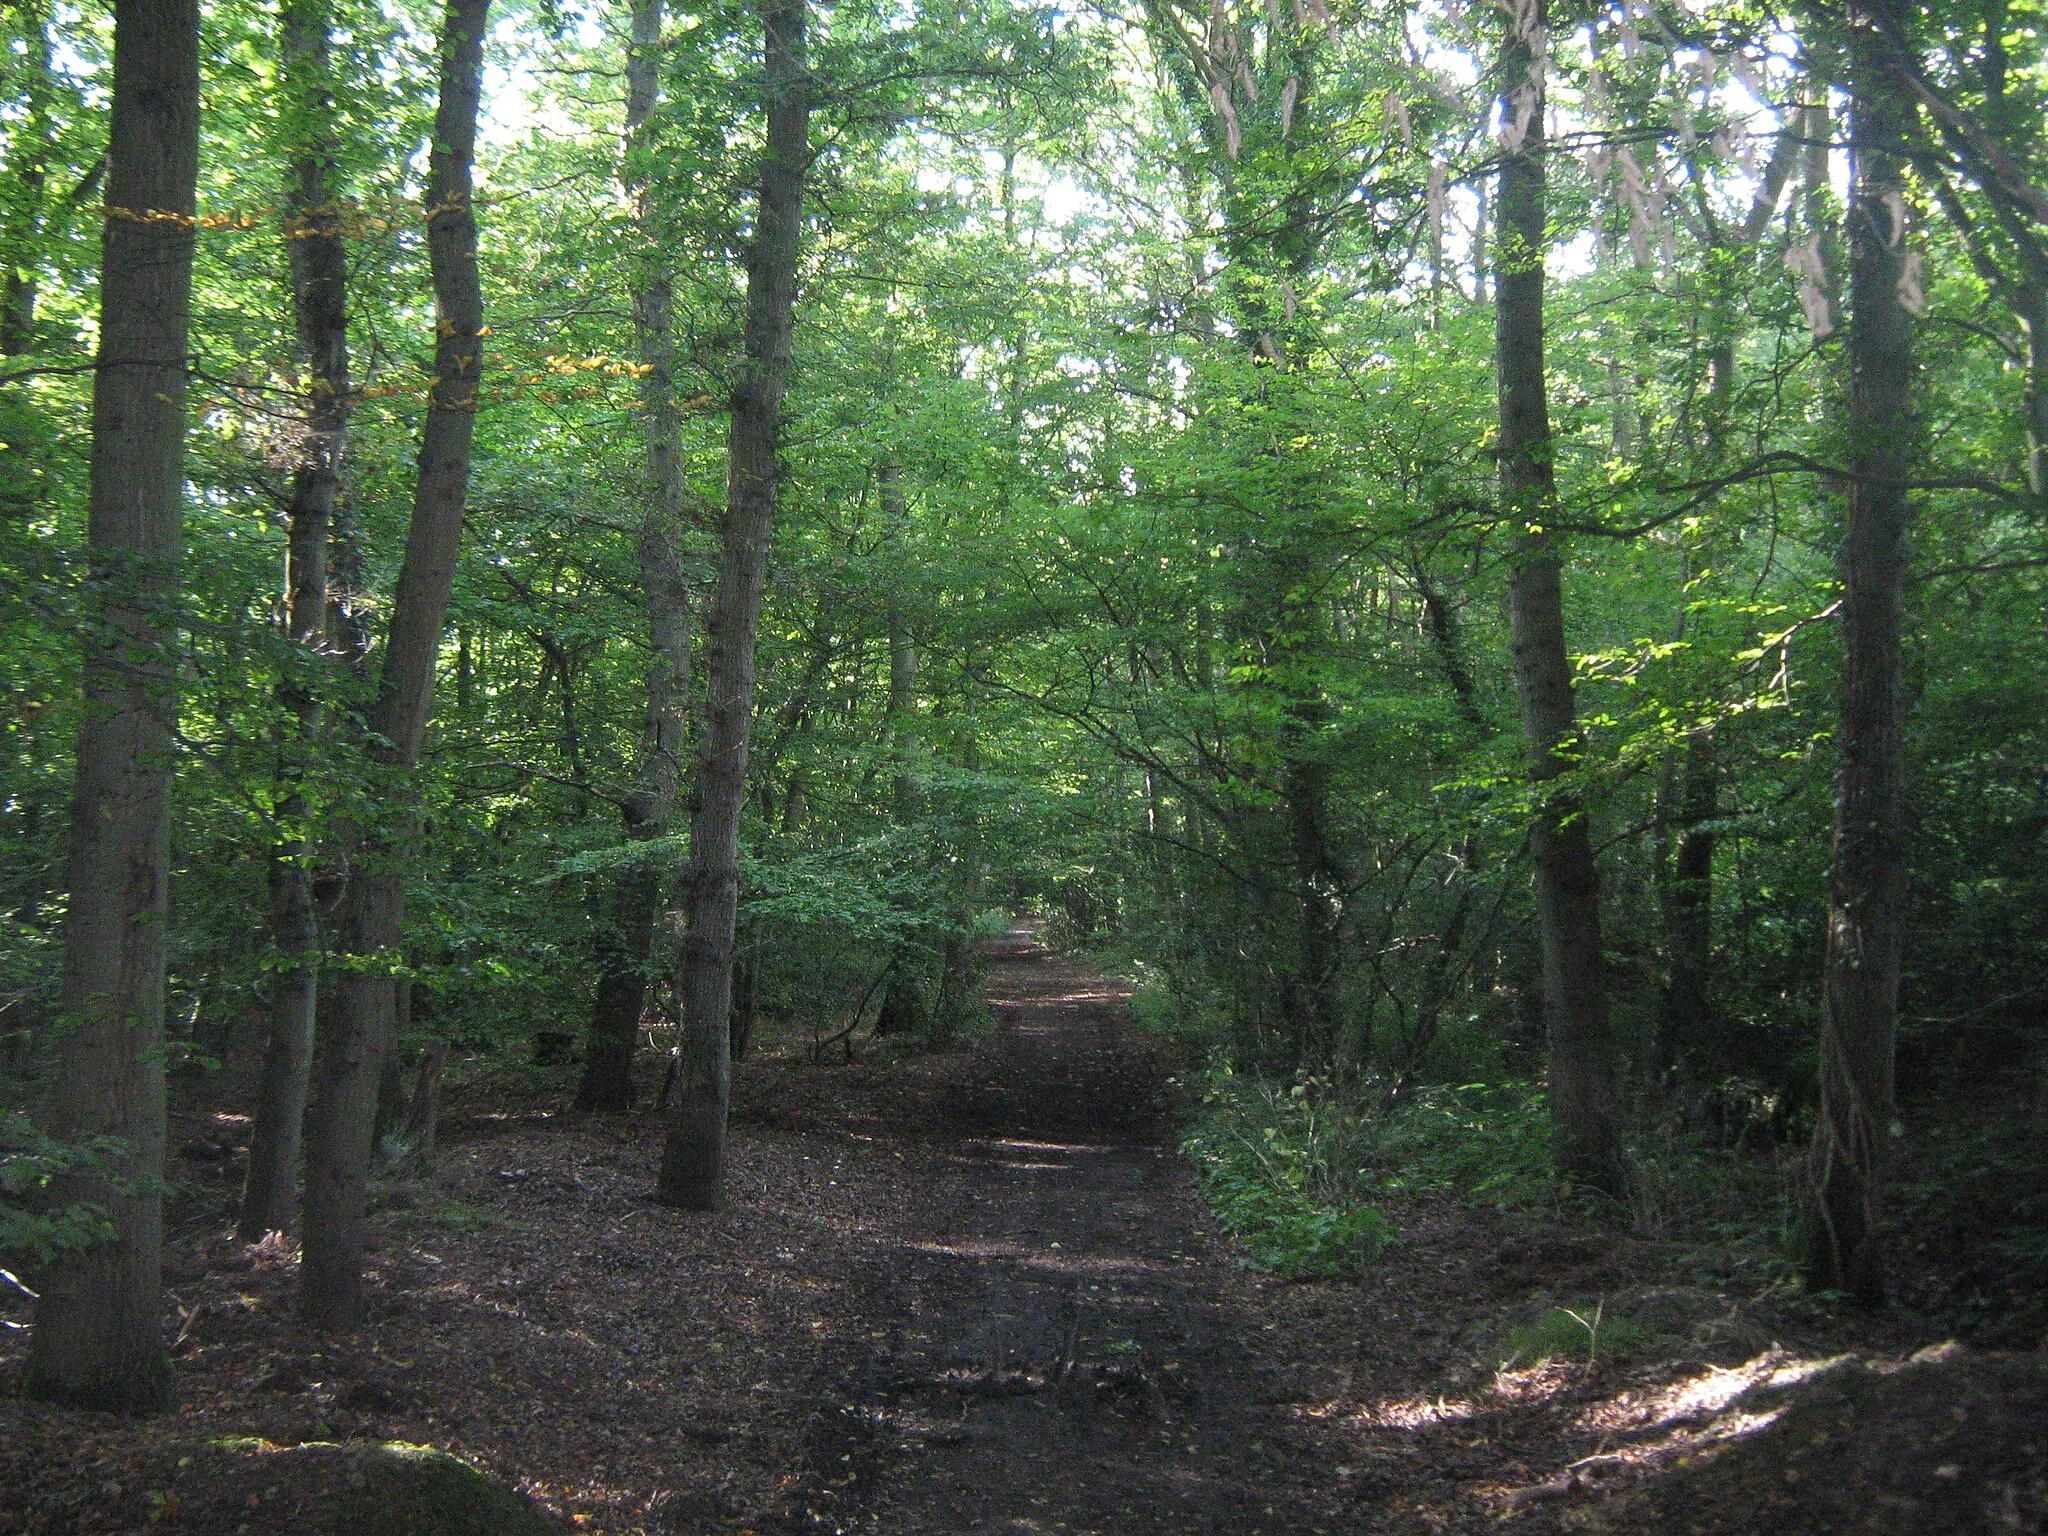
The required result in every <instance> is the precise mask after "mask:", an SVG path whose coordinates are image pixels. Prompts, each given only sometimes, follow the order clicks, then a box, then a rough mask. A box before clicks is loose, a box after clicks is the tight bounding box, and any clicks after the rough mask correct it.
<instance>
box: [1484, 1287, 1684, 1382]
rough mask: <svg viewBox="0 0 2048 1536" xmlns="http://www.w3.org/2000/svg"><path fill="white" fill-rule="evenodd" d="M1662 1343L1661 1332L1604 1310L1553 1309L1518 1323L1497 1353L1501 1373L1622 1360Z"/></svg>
mask: <svg viewBox="0 0 2048 1536" xmlns="http://www.w3.org/2000/svg"><path fill="white" fill-rule="evenodd" d="M1659 1337H1661V1332H1660V1330H1658V1329H1656V1328H1652V1327H1650V1326H1648V1325H1647V1324H1645V1323H1642V1322H1639V1321H1637V1320H1636V1319H1634V1318H1629V1317H1618V1316H1615V1315H1614V1314H1612V1313H1610V1312H1608V1310H1607V1308H1606V1305H1605V1304H1604V1303H1601V1302H1594V1303H1592V1304H1591V1305H1588V1306H1579V1307H1552V1308H1551V1309H1550V1310H1549V1311H1548V1312H1545V1313H1544V1314H1543V1315H1542V1316H1541V1317H1539V1318H1537V1319H1536V1320H1535V1321H1534V1322H1532V1323H1517V1324H1514V1325H1513V1326H1511V1327H1509V1328H1508V1329H1507V1330H1506V1331H1504V1332H1503V1333H1502V1334H1501V1336H1500V1343H1499V1345H1498V1347H1497V1348H1496V1349H1495V1351H1494V1358H1495V1361H1496V1363H1497V1364H1498V1365H1499V1366H1500V1368H1501V1369H1502V1370H1507V1371H1511V1370H1515V1369H1517V1368H1519V1367H1521V1366H1526V1365H1541V1364H1542V1363H1543V1362H1544V1361H1545V1360H1566V1359H1569V1360H1584V1361H1585V1362H1586V1363H1587V1364H1589V1365H1590V1364H1592V1363H1593V1362H1594V1361H1596V1360H1623V1359H1626V1358H1627V1357H1628V1356H1630V1355H1633V1354H1635V1353H1637V1352H1639V1351H1640V1350H1642V1349H1643V1348H1644V1346H1646V1345H1648V1344H1650V1343H1652V1342H1654V1341H1655V1340H1656V1339H1657V1338H1659Z"/></svg>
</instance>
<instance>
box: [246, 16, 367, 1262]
mask: <svg viewBox="0 0 2048 1536" xmlns="http://www.w3.org/2000/svg"><path fill="white" fill-rule="evenodd" d="M282 20H283V60H284V69H283V73H284V81H283V86H284V96H285V101H286V106H287V110H288V111H289V112H290V113H291V114H292V118H293V122H292V128H293V131H294V134H295V136H296V137H297V139H298V141H299V149H298V152H297V154H296V155H295V157H294V163H293V166H292V171H291V182H292V185H291V187H290V192H289V195H288V197H287V201H286V204H285V214H284V238H285V248H286V251H287V253H288V255H289V257H290V262H291V275H292V306H293V310H294V314H295V318H296V320H297V324H298V332H299V345H300V347H301V348H302V349H303V350H304V352H305V354H306V363H307V370H308V374H309V377H310V382H309V385H308V388H307V391H306V418H307V420H306V436H305V438H304V440H303V441H302V442H301V443H300V445H299V461H298V464H297V465H296V467H295V468H294V470H293V474H292V503H291V510H290V513H289V528H290V534H289V549H288V574H289V585H290V592H289V598H288V600H289V608H288V615H287V620H286V623H287V628H288V629H289V632H290V636H291V640H292V642H293V644H294V645H296V646H298V647H299V648H300V649H301V651H302V653H303V654H302V655H300V656H296V657H294V658H293V664H294V665H295V666H297V667H300V668H302V669H304V670H305V671H307V672H311V671H312V670H313V669H314V668H315V667H316V666H318V665H320V664H321V661H322V659H323V654H322V653H324V652H325V650H326V642H327V546H328V540H329V538H330V537H331V535H332V528H333V521H334V505H335V501H336V500H337V498H338V497H339V495H340V490H341V465H342V455H343V453H344V452H345V451H346V449H347V443H348V437H347V434H348V408H349V378H348V252H347V250H346V248H345V247H344V245H343V243H342V235H341V220H340V210H339V209H338V208H337V207H336V206H335V205H334V202H333V199H334V197H335V196H336V195H337V194H336V189H335V188H334V187H333V186H332V185H331V184H330V178H329V172H330V168H331V166H332V164H333V158H334V150H335V145H334V92H333V80H332V76H331V74H330V69H331V63H330V56H329V39H328V34H329V31H330V29H331V26H332V21H333V17H332V7H331V4H330V0H290V3H289V4H287V5H286V6H285V8H284V15H283V18H282ZM278 699H279V702H280V703H281V704H282V705H283V706H284V708H285V710H286V712H287V713H288V714H289V715H290V716H291V717H292V720H293V722H294V725H295V728H296V732H297V740H296V741H295V742H293V743H291V744H289V745H288V746H287V747H286V763H285V767H284V778H285V780H286V794H285V796H284V798H283V800H282V801H281V802H280V804H279V806H278V823H279V826H280V828H281V836H280V839H279V842H278V845H277V847H276V848H275V849H273V850H272V853H271V866H270V895H271V908H270V928H271V937H272V942H273V943H274V944H275V945H276V948H277V953H278V958H279V964H278V967H277V970H276V972H275V973H274V975H273V978H272V983H271V985H272V992H271V999H270V1021H269V1024H270V1028H269V1036H268V1039H267V1040H266V1042H265V1045H264V1052H263V1078H262V1082H261V1084H260V1086H259V1087H258V1090H257V1099H256V1115H255V1120H256V1126H255V1137H254V1140H253V1141H252V1143H251V1144H250V1148H249V1171H248V1176H247V1179H246V1181H245V1182H244V1184H243V1187H242V1209H241V1215H240V1219H239V1221H238V1224H237V1229H238V1231H239V1232H240V1234H241V1236H242V1237H243V1238H244V1239H245V1240H253V1239H255V1238H258V1237H261V1236H262V1235H263V1234H264V1233H265V1232H269V1231H273V1230H274V1231H283V1230H285V1229H287V1228H289V1227H291V1226H293V1225H295V1223H296V1221H297V1217H298V1179H299V1151H300V1145H301V1132H302V1126H303V1122H304V1119H305V1114H306V1085H307V1073H308V1071H309V1069H310V1068H311V1065H312V1058H313V1027H314V1019H315V1015H316V1011H317V1004H318V1001H319V955H320V917H319V908H318V906H317V904H316V901H315V898H314V893H313V875H314V870H313V860H314V857H315V848H314V843H313V839H312V837H311V835H310V829H309V828H308V826H307V819H308V816H309V814H310V811H309V807H308V805H307V801H306V797H305V795H304V793H303V792H302V791H301V789H300V788H299V784H300V782H301V781H302V779H303V775H304V773H305V771H306V767H307V765H306V763H305V762H304V761H295V760H294V755H295V754H296V755H297V756H299V757H301V758H302V757H303V755H304V754H307V753H309V752H310V751H311V750H312V748H313V747H314V745H315V743H316V742H317V740H318V738H319V735H320V730H321V713H322V712H321V708H320V701H319V695H318V692H317V691H316V689H315V687H314V686H313V684H312V682H311V680H310V679H308V678H302V677H293V676H290V675H287V677H286V678H285V680H284V681H283V682H282V683H281V684H280V685H279V688H278Z"/></svg>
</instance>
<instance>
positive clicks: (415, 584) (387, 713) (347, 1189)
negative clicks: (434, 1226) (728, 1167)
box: [299, 0, 490, 1326]
mask: <svg viewBox="0 0 2048 1536" xmlns="http://www.w3.org/2000/svg"><path fill="white" fill-rule="evenodd" d="M489 4H490V0H449V4H448V8H447V12H446V19H445V21H444V23H443V30H442V35H441V100H440V106H439V109H438V111H437V112H436V114H435V118H434V141H433V145H434V147H433V154H432V157H431V159H430V161H429V163H428V174H427V210H428V219H427V252H428V256H429V259H430V261H431V263H432V268H433V278H434V298H435V301H436V310H437V312H438V321H439V323H438V326H437V331H438V333H439V334H438V338H437V340H436V343H435V346H434V380H433V383H432V385H431V387H430V388H429V390H428V393H427V420H426V425H425V428H424V430H423V431H422V433H421V438H420V454H419V478H418V481H417V484H416V485H415V488H414V492H413V508H412V525H411V528H410V530H409V531H408V533H407V535H406V545H405V562H404V564H403V566H402V567H401V568H400V571H399V576H398V591H397V594H396V596H395V598H394V600H393V603H392V609H391V629H390V634H389V637H388V639H387V643H386V646H385V651H384V663H383V669H382V672H381V675H380V677H379V680H378V688H377V698H376V702H375V703H374V704H373V705H372V707H371V711H370V721H369V724H370V740H371V743H372V745H371V747H370V748H369V756H370V759H371V763H372V766H373V768H374V769H375V770H376V772H377V773H378V775H379V778H380V779H381V783H380V785H379V786H378V791H377V794H378V802H379V803H378V804H377V805H376V807H375V809H374V811H373V813H372V814H373V817H374V820H373V821H372V823H371V824H370V825H369V826H368V827H366V828H364V829H363V831H362V833H361V834H360V836H359V838H358V839H357V842H358V846H357V848H356V852H355V857H354V859H353V861H352V868H351V872H350V878H349V883H348V889H347V891H346V892H345V893H344V895H343V897H342V902H341V910H340V912H339V913H338V914H337V918H336V922H335V933H334V951H335V954H336V956H337V957H338V963H337V964H336V966H335V970H336V972H337V974H336V978H335V984H334V990H333V997H332V1000H331V1006H330V1007H329V1009H328V1011H327V1017H326V1018H324V1019H323V1020H322V1024H323V1026H331V1028H323V1033H322V1035H321V1038H320V1040H319V1041H318V1046H317V1055H316V1060H315V1064H314V1091H313V1097H312V1104H311V1107H310V1111H311V1112H310V1114H309V1115H308V1118H307V1133H306V1143H307V1144H306V1193H305V1221H304V1227H305V1232H304V1237H303V1240H302V1249H303V1259H302V1262H301V1266H300V1275H299V1311H300V1313H301V1315H302V1316H303V1317H304V1318H305V1319H306V1320H307V1321H308V1322H310V1323H314V1324H316V1325H322V1326H345V1325H347V1324H349V1323H352V1322H354V1321H356V1320H357V1319H358V1318H360V1317H361V1315H362V1304H363V1296H362V1256H363V1207H364V1200H365V1197H366V1194H367V1185H368V1180H369V1172H370V1159H371V1154H372V1150H373V1148H372V1141H373V1138H374V1133H375V1123H376V1113H377V1080H378V1074H379V1069H380V1067H381V1064H382V1063H381V1060H380V1058H381V1056H382V1053H383V1051H384V1050H385V1048H386V1042H387V1037H388V1035H389V1032H390V1026H391V1019H392V1009H393V1005H394V999H393V996H392V975H391V972H392V968H393V965H394V963H395V959H396V956H397V954H398V948H399V941H400V937H401V930H402V927H403V923H404V916H405V874H406V861H407V844H408V842H409V839H410V836H411V831H412V814H411V787H410V779H411V776H412V772H413V770H414V768H415V767H416V766H417V765H418V763H419V755H420V743H421V740H422V738H423V737H424V736H425V734H426V726H427V718H428V714H429V712H430V710H431V708H432V704H433V688H434V663H435V659H436V656H437V655H438V653H439V650H440V643H441V628H442V624H443V622H444V620H445V619H446V617H447V612H448V596H449V591H450V588H451V586H452V585H453V582H454V577H455V558H456V554H457V552H458V549H459V548H460V545H461V540H462V519H463V509H464V503H465V502H466V501H467V499H468V495H469V460H470V444H471V441H472V439H473V437H474V436H475V430H476V413H477V408H478V405H479V403H480V402H479V394H478V392H479V389H480V387H481V382H482V353H483V345H482V342H481V340H480V335H481V332H482V330H483V290H482V287H481V285H480V283H479V280H478V274H477V257H476V212H475V208H474V206H473V204H472V200H471V161H472V159H473V157H474V154H475V149H476V119H477V107H478V103H479V99H480V97H481V95H482V90H483V42H484V24H485V18H486V13H487V12H488V10H489Z"/></svg>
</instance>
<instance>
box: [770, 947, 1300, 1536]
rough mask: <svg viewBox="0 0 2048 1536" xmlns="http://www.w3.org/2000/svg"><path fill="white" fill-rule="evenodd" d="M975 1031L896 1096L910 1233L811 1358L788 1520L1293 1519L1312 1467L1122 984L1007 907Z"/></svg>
mask: <svg viewBox="0 0 2048 1536" xmlns="http://www.w3.org/2000/svg"><path fill="white" fill-rule="evenodd" d="M988 960H989V969H988V997H989V1001H990V1003H991V1005H992V1006H993V1008H994V1011H995V1015H996V1028H995V1030H994V1031H993V1033H992V1034H991V1035H990V1036H988V1037H987V1038H986V1039H984V1040H982V1041H979V1042H977V1044H976V1046H975V1048H974V1049H973V1050H971V1051H968V1052H964V1053H960V1054H958V1055H956V1056H954V1057H951V1058H946V1059H945V1064H944V1066H943V1067H941V1068H940V1069H938V1070H934V1071H932V1072H930V1073H927V1074H924V1075H922V1077H921V1082H920V1086H919V1088H918V1089H917V1090H916V1091H914V1092H912V1093H910V1094H909V1095H907V1096H904V1097H900V1098H896V1099H895V1100H894V1101H893V1102H892V1104H891V1105H890V1107H889V1109H888V1110H887V1111H886V1118H885V1120H884V1122H883V1124H882V1125H881V1126H880V1127H879V1129H881V1130H882V1133H883V1134H884V1135H885V1136H892V1135H893V1136H900V1137H903V1138H905V1139H906V1140H910V1139H915V1140H917V1141H920V1142H922V1144H923V1152H924V1157H923V1158H922V1159H921V1161H920V1166H922V1168H923V1169H925V1170H926V1175H925V1176H926V1177H927V1178H928V1180H929V1186H928V1188H927V1189H926V1190H925V1191H924V1192H923V1193H924V1194H925V1196H926V1197H927V1198H925V1199H924V1200H923V1201H922V1202H920V1204H919V1206H918V1208H917V1209H918V1213H919V1214H918V1215H917V1216H916V1217H915V1218H914V1219H913V1222H914V1225H915V1227H916V1229H915V1230H903V1231H899V1232H895V1233H892V1234H890V1236H891V1237H893V1238H894V1239H895V1241H894V1242H893V1243H890V1244H887V1245H885V1246H883V1247H882V1248H880V1249H879V1250H878V1252H879V1253H881V1254H883V1255H885V1257H882V1258H880V1259H878V1260H877V1267H876V1273H875V1274H874V1275H873V1276H872V1280H871V1287H870V1288H869V1293H870V1295H871V1296H872V1298H873V1299H872V1302H871V1305H872V1306H873V1308H874V1311H875V1314H876V1315H874V1316H873V1317H872V1320H871V1329H872V1330H873V1334H874V1335H875V1336H876V1337H877V1342H876V1344H875V1347H874V1348H873V1349H872V1350H870V1351H868V1352H865V1353H863V1354H860V1355H858V1356H852V1355H849V1356H846V1357H842V1358H840V1359H837V1360H834V1361H833V1362H831V1364H830V1366H829V1367H828V1369H827V1372H826V1373H825V1375H824V1376H823V1377H822V1378H821V1379H820V1381H819V1383H818V1389H819V1397H820V1400H821V1406H820V1409H819V1412H818V1416H817V1419H816V1421H815V1423H814V1427H813V1431H812V1433H811V1435H810V1437H809V1444H808V1455H807V1460H808V1466H807V1468H806V1473H805V1478H804V1482H805V1484H806V1486H805V1487H804V1488H803V1490H802V1492H801V1494H800V1495H799V1497H798V1498H797V1499H796V1500H795V1502H794V1504H793V1506H792V1507H793V1508H795V1509H796V1510H797V1514H796V1515H795V1517H794V1519H793V1523H792V1526H791V1528H792V1529H795V1530H802V1531H812V1532H816V1531H832V1532H846V1533H854V1532H864V1533H876V1536H881V1533H887V1536H920V1533H929V1536H941V1533H943V1536H979V1533H995V1532H1003V1533H1013V1532H1014V1533H1024V1532H1073V1533H1099V1536H1132V1533H1147V1532H1160V1533H1165V1532H1174V1533H1197V1532H1202V1533H1207V1532H1215V1533H1219V1536H1221V1533H1225V1532H1228V1533H1231V1536H1250V1533H1256V1532H1272V1533H1276V1536H1277V1533H1280V1532H1289V1533H1294V1532H1299V1533H1302V1536H1308V1533H1310V1532H1312V1531H1315V1530H1318V1529H1329V1528H1332V1527H1330V1525H1329V1519H1328V1516H1329V1506H1328V1505H1327V1504H1326V1503H1324V1502H1323V1501H1322V1499H1320V1498H1318V1497H1317V1496H1316V1495H1317V1493H1318V1491H1319V1490H1320V1489H1324V1488H1327V1487H1328V1486H1329V1478H1330V1473H1329V1472H1328V1471H1324V1472H1322V1473H1321V1474H1320V1475H1318V1474H1317V1473H1316V1472H1314V1471H1313V1470H1312V1469H1311V1467H1310V1466H1309V1465H1307V1464H1306V1461H1307V1459H1308V1452H1307V1450H1306V1448H1305V1447H1299V1446H1297V1445H1296V1443H1295V1436H1294V1435H1293V1434H1292V1433H1291V1431H1290V1427H1289V1426H1287V1425H1286V1424H1285V1423H1283V1422H1281V1421H1279V1420H1278V1418H1277V1417H1275V1416H1273V1415H1272V1414H1271V1412H1270V1407H1271V1405H1272V1404H1273V1402H1274V1401H1275V1399H1276V1397H1280V1396H1284V1395H1285V1393H1284V1391H1282V1390H1281V1386H1280V1382H1281V1377H1280V1376H1279V1374H1278V1373H1277V1372H1275V1371H1274V1370H1273V1369H1272V1368H1271V1367H1270V1366H1269V1365H1268V1364H1267V1363H1266V1362H1264V1361H1262V1360H1261V1359H1260V1358H1259V1355H1258V1353H1257V1350H1256V1348H1255V1346H1253V1345H1252V1344H1251V1343H1250V1342H1249V1341H1248V1340H1246V1339H1245V1338H1244V1337H1243V1334H1244V1331H1245V1324H1244V1323H1243V1320H1242V1319H1241V1318H1239V1317H1238V1316H1236V1315H1235V1314H1234V1312H1233V1311H1232V1309H1231V1308H1230V1306H1229V1305H1228V1303H1227V1302H1226V1301H1225V1300H1224V1298H1223V1295H1222V1281H1223V1278H1224V1277H1223V1274H1222V1271H1221V1270H1220V1268H1219V1267H1218V1265H1219V1262H1220V1261H1219V1260H1218V1259H1217V1258H1216V1257H1214V1256H1213V1255H1212V1254H1209V1253H1207V1252H1205V1250H1207V1248H1208V1246H1209V1245H1208V1244H1207V1243H1206V1241H1205V1234H1204V1233H1203V1231H1202V1229H1203V1227H1204V1226H1205V1225H1206V1223H1205V1221H1204V1212H1203V1209H1202V1207H1201V1206H1200V1204H1199V1202H1198V1201H1197V1200H1196V1199H1195V1197H1194V1195H1193V1192H1192V1191H1191V1189H1190V1188H1189V1186H1188V1183H1187V1179H1186V1175H1185V1172H1184V1169H1183V1166H1182V1164H1181V1162H1180V1159H1179V1158H1178V1156H1177V1155H1176V1153H1175V1152H1174V1150H1173V1148H1172V1138H1171V1134H1170V1130H1171V1128H1170V1121H1169V1118H1168V1116H1167V1114H1166V1111H1165V1105H1166V1102H1167V1099H1166V1093H1167V1087H1168V1085H1167V1083H1166V1073H1167V1068H1166V1064H1165V1062H1164V1060H1163V1058H1162V1057H1161V1056H1160V1054H1159V1053H1158V1051H1157V1049H1156V1047H1155V1046H1154V1044H1153V1042H1151V1041H1149V1040H1147V1039H1146V1038H1144V1037H1143V1036H1141V1035H1140V1034H1139V1033H1138V1032H1137V1031H1136V1030H1135V1029H1134V1028H1133V1027H1132V1025H1131V1023H1130V1021H1129V1017H1128V1009H1127V1007H1126V996H1125V993H1124V992H1123V991H1122V990H1121V989H1120V988H1119V987H1118V986H1117V985H1116V984H1115V983H1112V982H1110V981H1107V980H1105V979H1104V978H1102V977H1100V976H1097V975H1094V974H1092V973H1090V972H1088V971H1087V970H1085V969H1083V968H1082V967H1080V966H1079V965H1077V964H1075V963H1074V962H1072V961H1069V960H1065V959H1062V958H1059V957H1056V956H1053V955H1051V954H1049V953H1048V952H1047V951H1046V950H1045V949H1044V948H1043V946H1041V945H1040V944H1039V943H1038V942H1037V940H1036V934H1035V930H1034V929H1033V928H1032V927H1031V926H1030V925H1029V924H1020V925H1019V926H1018V928H1017V929H1015V930H1013V931H1012V933H1011V934H1010V935H1009V936H1008V938H1006V939H1004V940H1000V941H997V942H996V943H994V944H992V945H991V946H990V947H989V951H988Z"/></svg>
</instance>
